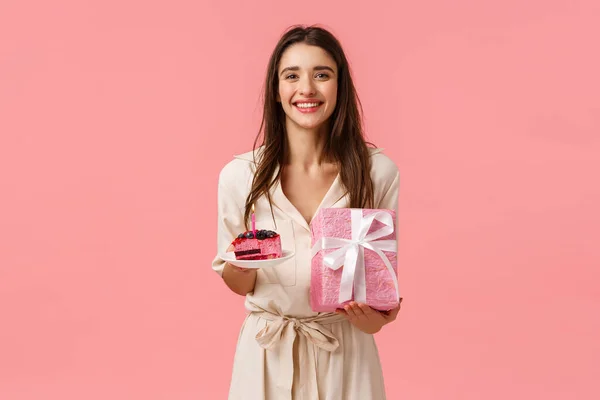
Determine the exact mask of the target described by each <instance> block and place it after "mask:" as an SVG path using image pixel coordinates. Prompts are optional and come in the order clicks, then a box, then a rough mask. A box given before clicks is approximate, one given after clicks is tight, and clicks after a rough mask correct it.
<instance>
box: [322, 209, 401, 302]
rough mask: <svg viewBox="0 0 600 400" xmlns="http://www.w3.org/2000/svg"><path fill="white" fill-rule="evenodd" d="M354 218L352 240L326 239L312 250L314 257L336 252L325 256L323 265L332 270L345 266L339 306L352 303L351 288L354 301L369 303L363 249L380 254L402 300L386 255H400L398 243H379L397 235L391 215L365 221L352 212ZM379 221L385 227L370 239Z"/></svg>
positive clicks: (378, 213)
mask: <svg viewBox="0 0 600 400" xmlns="http://www.w3.org/2000/svg"><path fill="white" fill-rule="evenodd" d="M350 211H351V217H352V239H341V238H334V237H323V238H321V240H318V241H317V242H316V243H315V244H314V246H313V248H312V257H314V256H315V255H316V254H317V253H318V252H319V251H321V250H324V249H337V250H336V251H334V252H332V253H330V254H328V255H325V256H324V257H323V263H324V264H325V265H327V266H328V267H329V268H331V269H333V270H338V269H339V268H340V267H341V266H342V265H343V266H344V269H343V270H342V281H341V284H340V297H339V302H340V304H341V303H343V302H345V301H348V300H351V299H352V288H353V287H354V300H355V301H356V302H359V303H366V301H367V283H366V277H365V273H366V272H365V255H364V249H369V250H372V251H374V252H375V253H377V255H379V257H380V258H381V259H382V260H383V263H384V264H385V266H386V267H387V269H388V271H389V272H390V276H391V277H392V281H393V282H394V288H395V289H396V295H397V296H398V297H400V292H399V290H398V278H396V273H395V272H394V268H393V267H392V264H391V263H390V260H389V259H388V258H387V256H386V255H385V254H384V253H383V252H384V251H389V252H394V253H396V252H397V242H396V240H378V239H380V238H382V237H385V236H387V235H389V234H391V233H392V232H394V220H393V218H392V216H391V215H390V214H389V213H386V212H384V211H376V212H374V213H372V214H369V215H366V216H364V217H363V211H362V209H351V210H350ZM375 220H377V221H379V222H381V223H382V224H384V225H385V226H384V227H382V228H381V229H378V230H376V231H375V232H372V233H370V234H368V235H367V232H369V229H370V228H371V225H372V224H373V221H375Z"/></svg>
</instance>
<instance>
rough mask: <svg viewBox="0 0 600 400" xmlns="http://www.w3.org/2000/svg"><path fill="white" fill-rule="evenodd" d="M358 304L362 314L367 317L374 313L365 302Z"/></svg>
mask: <svg viewBox="0 0 600 400" xmlns="http://www.w3.org/2000/svg"><path fill="white" fill-rule="evenodd" d="M358 306H359V307H360V310H361V311H362V313H363V315H364V316H365V317H367V318H369V317H371V316H372V315H373V314H374V313H375V310H373V309H372V308H371V307H370V306H368V305H366V304H362V303H361V304H359V305H358Z"/></svg>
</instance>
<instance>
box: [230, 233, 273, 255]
mask: <svg viewBox="0 0 600 400" xmlns="http://www.w3.org/2000/svg"><path fill="white" fill-rule="evenodd" d="M231 244H232V245H233V247H234V253H235V258H236V260H267V259H270V258H279V257H281V237H280V236H279V234H277V233H276V232H273V231H267V230H259V231H256V237H254V233H253V232H252V231H248V232H244V233H240V234H239V235H238V237H237V238H236V239H235V240H234V241H233V242H232V243H231Z"/></svg>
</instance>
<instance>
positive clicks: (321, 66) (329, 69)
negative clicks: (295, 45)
mask: <svg viewBox="0 0 600 400" xmlns="http://www.w3.org/2000/svg"><path fill="white" fill-rule="evenodd" d="M299 70H300V67H298V66H296V65H294V66H291V67H285V68H284V69H282V70H281V72H280V73H279V76H281V75H283V73H284V72H287V71H299ZM325 70H326V71H331V73H332V74H335V71H334V70H333V68H331V67H328V66H327V65H317V66H316V67H314V68H313V71H325Z"/></svg>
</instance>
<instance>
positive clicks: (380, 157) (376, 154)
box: [369, 148, 399, 182]
mask: <svg viewBox="0 0 600 400" xmlns="http://www.w3.org/2000/svg"><path fill="white" fill-rule="evenodd" d="M369 152H370V154H371V179H373V180H374V181H376V182H388V181H393V180H394V179H396V177H397V176H398V174H399V169H398V166H397V165H396V163H395V162H394V161H393V160H392V159H391V158H390V157H389V156H387V155H386V154H385V153H384V149H382V148H370V149H369Z"/></svg>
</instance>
